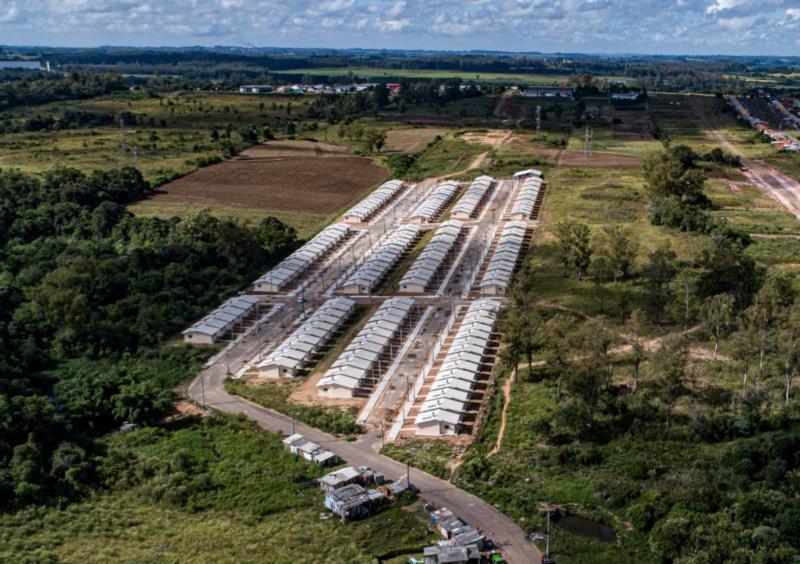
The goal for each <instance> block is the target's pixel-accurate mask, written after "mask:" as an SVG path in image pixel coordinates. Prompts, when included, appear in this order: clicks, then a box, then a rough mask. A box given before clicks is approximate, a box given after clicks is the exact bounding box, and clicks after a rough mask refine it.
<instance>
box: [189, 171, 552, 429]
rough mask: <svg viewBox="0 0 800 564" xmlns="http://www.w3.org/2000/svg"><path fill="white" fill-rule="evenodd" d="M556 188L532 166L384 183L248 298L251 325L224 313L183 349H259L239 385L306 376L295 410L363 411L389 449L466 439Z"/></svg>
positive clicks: (489, 387) (479, 414)
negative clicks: (301, 406) (221, 344)
mask: <svg viewBox="0 0 800 564" xmlns="http://www.w3.org/2000/svg"><path fill="white" fill-rule="evenodd" d="M545 186H546V182H545V180H544V178H543V175H542V173H541V172H540V171H538V170H534V169H530V170H524V171H520V172H518V173H517V174H515V175H514V176H513V178H511V179H495V178H492V177H489V176H479V177H477V178H475V179H473V180H472V181H466V182H461V181H456V180H444V181H438V180H437V179H429V180H425V181H422V182H419V183H407V182H403V181H401V180H391V181H388V182H385V183H383V184H382V185H381V186H380V187H379V188H377V189H376V190H375V191H373V192H372V193H371V194H369V195H368V196H367V197H366V198H364V199H363V200H362V201H361V202H359V203H358V204H356V205H355V206H353V207H352V208H351V209H349V210H347V211H346V212H345V213H344V214H343V215H342V216H341V217H340V220H341V221H340V222H338V223H334V224H332V225H330V226H329V227H327V228H325V229H323V230H322V231H321V232H320V233H319V234H317V235H316V236H315V237H313V238H312V239H311V240H309V241H308V242H307V243H306V244H305V245H303V246H302V247H301V248H299V249H298V250H297V251H295V252H294V253H293V254H291V255H290V256H289V257H287V258H286V259H284V260H283V261H282V262H281V263H280V264H278V265H276V266H275V267H274V268H272V269H271V270H270V271H269V272H265V273H264V274H263V275H262V276H261V277H260V278H258V279H257V280H255V281H254V283H253V286H252V289H251V291H250V292H249V293H247V294H245V295H243V297H241V298H239V299H244V300H245V301H246V302H247V303H248V304H250V305H249V309H248V313H249V315H250V317H249V318H247V319H248V320H249V321H248V322H247V323H246V324H245V322H244V321H242V320H241V319H240V318H239V317H234V316H230V315H227V313H226V311H227V309H230V307H229V306H223V308H221V310H215V312H212V313H211V314H209V316H208V317H206V318H204V319H203V320H202V321H201V322H199V323H198V324H195V325H194V326H193V327H192V328H190V329H188V330H187V332H185V340H186V341H187V342H198V341H199V340H200V339H202V342H204V343H208V342H216V341H218V340H224V339H233V340H236V339H247V338H254V339H255V340H257V343H258V344H257V347H255V351H256V353H255V355H254V356H253V357H252V358H250V359H249V361H246V362H244V363H242V364H241V365H237V366H236V367H230V366H229V372H230V376H231V377H232V378H237V379H246V380H250V381H260V380H282V379H287V378H301V379H302V380H303V383H302V384H301V385H300V387H299V388H298V389H297V392H296V393H295V395H294V397H292V398H290V400H292V401H297V402H300V403H305V404H317V405H326V406H341V407H342V408H345V407H350V408H352V407H356V408H357V409H358V415H357V421H358V423H359V424H362V425H365V426H367V427H368V428H380V430H381V436H382V437H383V438H384V439H385V440H386V441H396V440H402V439H406V438H411V437H422V438H433V437H436V438H445V439H448V440H454V441H458V442H462V443H463V442H469V441H471V440H472V438H474V437H475V436H477V434H478V432H479V430H480V427H481V424H482V421H483V418H484V416H485V414H486V408H487V405H488V402H489V400H490V398H491V395H492V394H491V392H492V391H493V389H494V376H495V372H496V369H497V365H498V353H499V349H500V346H501V334H502V330H503V329H502V319H503V310H504V306H505V302H506V300H507V295H508V293H509V292H510V291H511V287H512V283H513V279H514V274H515V272H516V271H517V269H518V267H519V265H520V264H521V262H522V259H523V257H524V256H525V255H526V253H527V252H528V251H529V249H530V246H531V242H532V239H533V236H534V233H535V230H536V227H537V225H538V222H537V217H538V213H539V208H540V206H541V201H542V196H543V194H544V189H545ZM251 310H252V312H256V313H251ZM218 314H219V315H218ZM215 316H216V317H215ZM219 316H222V318H221V319H217V317H219ZM237 323H238V325H237ZM198 331H205V333H203V335H202V337H198V335H197V333H198Z"/></svg>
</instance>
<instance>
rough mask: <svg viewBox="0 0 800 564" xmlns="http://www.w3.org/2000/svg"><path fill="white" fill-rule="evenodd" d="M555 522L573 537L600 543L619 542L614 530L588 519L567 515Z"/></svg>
mask: <svg viewBox="0 0 800 564" xmlns="http://www.w3.org/2000/svg"><path fill="white" fill-rule="evenodd" d="M553 522H554V523H555V524H556V525H557V526H558V527H560V528H562V529H564V530H565V531H567V532H568V533H569V534H571V535H577V536H579V537H587V538H590V539H595V540H598V541H600V542H608V543H611V542H617V535H616V534H615V533H614V529H612V528H611V527H609V526H608V525H604V524H603V523H598V522H597V521H592V520H591V519H587V518H586V517H581V516H579V515H567V516H566V517H559V518H557V519H554V520H553Z"/></svg>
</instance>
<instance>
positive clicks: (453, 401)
mask: <svg viewBox="0 0 800 564" xmlns="http://www.w3.org/2000/svg"><path fill="white" fill-rule="evenodd" d="M500 308H501V304H500V302H498V301H495V300H490V299H481V300H476V301H474V302H472V303H471V304H470V306H469V309H468V310H467V313H466V315H465V316H464V319H463V320H462V321H461V325H460V326H459V328H458V331H457V332H456V335H455V337H454V338H453V341H452V345H451V346H450V349H448V351H447V354H446V355H445V358H444V361H443V362H442V366H441V368H439V371H438V372H437V373H436V377H435V378H434V381H433V383H432V384H431V387H430V389H429V390H428V393H427V395H426V396H425V400H424V402H423V404H422V407H421V408H420V410H419V413H418V414H417V416H416V418H415V420H414V423H415V424H416V427H417V430H416V434H417V435H426V436H437V435H458V434H459V432H460V431H461V428H462V426H463V424H464V423H465V422H466V419H465V416H467V414H468V412H470V411H473V405H474V404H475V399H476V398H475V393H476V391H477V387H478V386H480V385H483V380H484V379H485V378H484V376H483V369H484V364H485V357H486V355H487V353H488V352H489V350H490V347H492V346H493V332H494V326H495V322H496V321H497V316H498V314H499V312H500Z"/></svg>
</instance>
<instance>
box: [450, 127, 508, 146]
mask: <svg viewBox="0 0 800 564" xmlns="http://www.w3.org/2000/svg"><path fill="white" fill-rule="evenodd" d="M510 136H511V132H510V131H508V130H504V129H487V130H485V131H468V132H466V133H464V134H462V135H461V139H463V140H464V141H467V142H468V143H478V144H481V145H488V146H490V147H499V146H500V145H502V144H503V143H505V142H506V141H507V140H508V139H509V138H510Z"/></svg>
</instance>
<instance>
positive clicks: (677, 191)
mask: <svg viewBox="0 0 800 564" xmlns="http://www.w3.org/2000/svg"><path fill="white" fill-rule="evenodd" d="M643 166H644V176H645V181H646V185H647V188H648V190H649V191H650V194H651V195H652V196H653V198H675V199H676V200H678V201H679V202H681V203H683V204H694V205H703V206H705V205H707V204H708V199H707V198H706V197H705V195H704V193H703V186H704V185H705V176H704V175H703V173H702V171H700V170H698V169H695V168H692V167H690V166H686V163H685V162H684V160H682V157H681V156H679V155H675V154H673V153H672V152H666V153H661V154H658V155H652V156H650V157H649V158H647V159H646V160H645V162H644V165H643Z"/></svg>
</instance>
